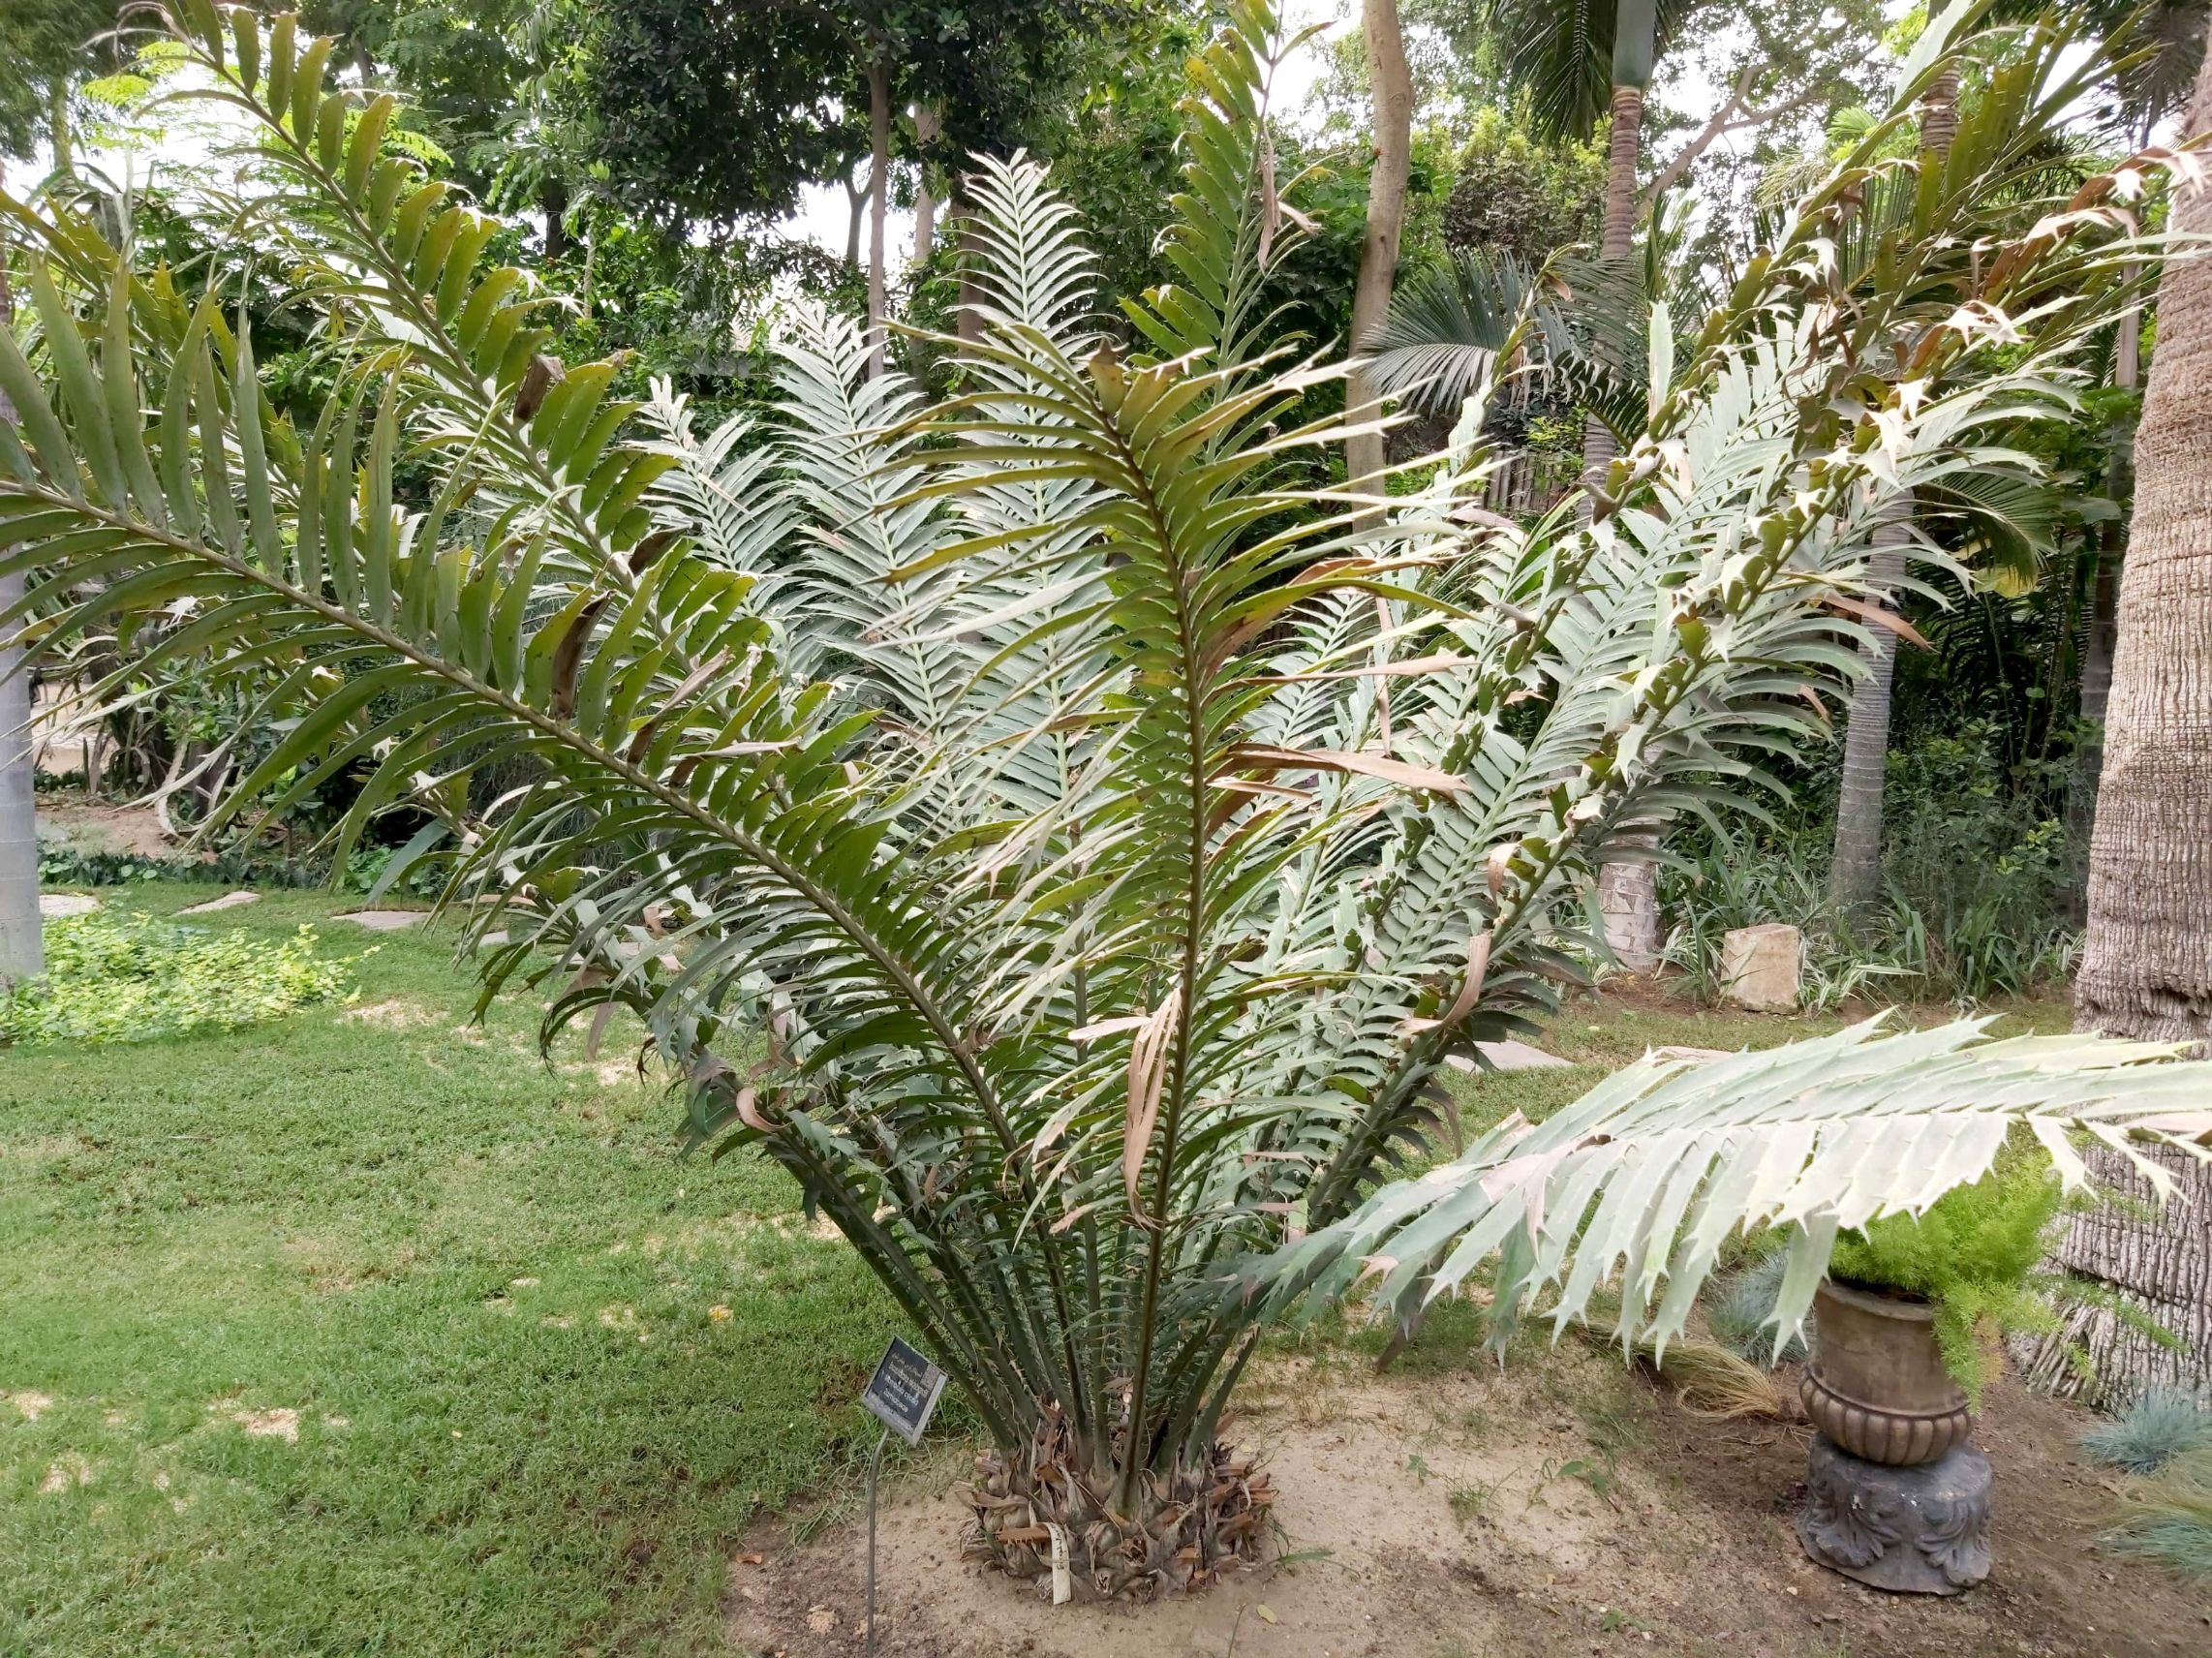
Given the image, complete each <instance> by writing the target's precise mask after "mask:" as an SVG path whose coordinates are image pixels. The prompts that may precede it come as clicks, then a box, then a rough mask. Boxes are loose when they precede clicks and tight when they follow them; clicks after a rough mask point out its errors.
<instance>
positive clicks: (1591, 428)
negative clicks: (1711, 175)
mask: <svg viewBox="0 0 2212 1658" xmlns="http://www.w3.org/2000/svg"><path fill="white" fill-rule="evenodd" d="M1643 141H1644V88H1643V87H1641V86H1616V87H1614V88H1613V130H1612V132H1611V134H1610V136H1609V137H1608V138H1607V139H1606V180H1605V219H1604V223H1603V227H1602V229H1601V230H1600V231H1599V235H1598V253H1599V255H1600V256H1601V257H1602V258H1605V259H1608V260H1624V259H1626V258H1628V256H1629V255H1630V254H1631V253H1632V252H1634V251H1635V247H1636V161H1637V157H1638V155H1639V154H1640V153H1641V149H1642V145H1643ZM1619 448H1620V445H1619V444H1618V442H1617V441H1616V440H1615V439H1614V437H1613V428H1612V427H1610V426H1608V425H1607V424H1606V423H1605V422H1604V421H1603V420H1600V419H1599V418H1598V417H1597V416H1596V415H1591V416H1590V417H1589V418H1588V419H1586V420H1585V421H1583V423H1582V476H1583V478H1584V480H1585V481H1587V482H1590V483H1595V484H1602V483H1603V482H1604V481H1605V475H1606V469H1607V468H1608V467H1610V466H1612V465H1613V456H1614V455H1615V454H1616V453H1617V452H1618V451H1619Z"/></svg>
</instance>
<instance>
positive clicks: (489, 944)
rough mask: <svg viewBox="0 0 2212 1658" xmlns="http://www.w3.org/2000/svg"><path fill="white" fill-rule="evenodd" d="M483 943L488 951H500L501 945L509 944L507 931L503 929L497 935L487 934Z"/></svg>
mask: <svg viewBox="0 0 2212 1658" xmlns="http://www.w3.org/2000/svg"><path fill="white" fill-rule="evenodd" d="M482 942H483V946H484V948H485V949H487V950H496V949H498V948H499V947H500V946H501V945H503V944H505V943H506V942H507V929H506V928H504V927H502V928H501V929H500V930H499V931H498V932H496V933H486V934H485V935H484V936H483V940H482Z"/></svg>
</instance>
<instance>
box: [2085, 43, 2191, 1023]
mask: <svg viewBox="0 0 2212 1658" xmlns="http://www.w3.org/2000/svg"><path fill="white" fill-rule="evenodd" d="M2207 122H2212V57H2208V58H2207V59H2206V62H2205V67H2204V70H2203V72H2202V73H2201V74H2200V75H2199V77H2198V79H2197V99H2196V104H2195V112H2194V118H2193V119H2192V120H2191V121H2190V123H2189V124H2188V130H2189V131H2191V132H2202V131H2204V130H2205V126H2206V124H2207ZM2173 227H2174V229H2175V230H2177V231H2180V232H2182V233H2185V234H2197V235H2202V234H2204V233H2206V232H2207V231H2212V188H2201V187H2200V188H2197V189H2194V190H2190V191H2188V192H2187V193H2186V194H2184V195H2183V196H2182V197H2181V199H2180V200H2178V201H2177V202H2176V204H2175V206H2174V210H2173ZM2158 319H2159V336H2158V353H2157V356H2156V358H2155V360H2154V361H2153V362H2152V364H2151V373H2150V384H2149V387H2148V389H2147V390H2146V391H2145V393H2144V397H2143V417H2142V424H2141V425H2140V426H2139V427H2138V428H2137V431H2136V435H2135V456H2136V481H2135V521H2134V524H2133V525H2132V526H2131V530H2130V534H2129V538H2128V539H2129V546H2128V558H2127V562H2126V564H2125V565H2124V566H2123V568H2122V571H2121V576H2120V610H2119V629H2118V643H2117V648H2116V649H2115V652H2114V655H2113V661H2112V690H2111V700H2110V704H2109V706H2108V708H2107V710H2106V717H2105V726H2104V784H2103V787H2102V789H2101V791H2100V793H2099V797H2098V802H2097V826H2096V831H2095V835H2094V838H2093V839H2092V842H2091V845H2090V854H2089V932H2088V936H2087V939H2086V941H2085V943H2084V947H2083V952H2082V962H2081V973H2080V977H2079V978H2078V979H2077V980H2076V982H2075V985H2074V1018H2075V1023H2076V1024H2077V1025H2079V1026H2081V1027H2084V1028H2086V1029H2094V1030H2104V1031H2111V1032H2114V1033H2117V1034H2122V1035H2128V1036H2142V1037H2153V1038H2158V1039H2162V1040H2189V1041H2198V1042H2201V1041H2205V1040H2207V1039H2212V469H2208V468H2207V467H2206V465H2205V460H2204V457H2205V455H2206V453H2207V452H2212V264H2208V263H2207V262H2206V261H2203V260H2194V259H2177V260H2175V261H2172V262H2170V263H2169V264H2168V265H2167V266H2166V274H2165V276H2164V278H2163V279H2162V281H2161V283H2160V287H2159V307H2158Z"/></svg>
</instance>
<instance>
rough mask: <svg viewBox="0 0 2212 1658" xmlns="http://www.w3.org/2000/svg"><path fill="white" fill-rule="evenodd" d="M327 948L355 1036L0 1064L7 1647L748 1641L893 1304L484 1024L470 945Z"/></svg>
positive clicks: (297, 1019) (337, 931)
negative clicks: (348, 964) (776, 1512)
mask: <svg viewBox="0 0 2212 1658" xmlns="http://www.w3.org/2000/svg"><path fill="white" fill-rule="evenodd" d="M106 896H107V897H108V902H109V903H110V904H116V905H121V906H138V907H143V908H145V909H146V910H147V911H149V912H151V913H156V914H160V913H166V912H168V911H169V910H173V909H175V908H177V907H179V906H183V905H186V904H189V903H192V902H195V901H197V900H202V899H205V898H206V897H208V896H209V891H208V889H207V888H205V887H166V886H152V887H140V888H135V889H131V890H129V891H127V892H125V893H122V894H120V895H118V894H116V893H114V892H112V891H110V892H109V893H108V895H106ZM331 907H332V906H331V904H330V902H329V900H328V899H327V898H326V897H324V896H323V895H319V894H289V895H272V896H270V897H269V898H267V899H265V900H264V901H263V902H262V903H261V904H260V905H258V906H254V907H252V908H249V909H244V910H238V911H232V912H230V913H227V914H223V915H218V916H214V917H210V918H208V923H207V924H208V925H211V926H217V927H242V928H248V929H253V930H257V931H261V932H265V933H267V934H269V935H271V936H278V935H282V934H283V933H285V932H287V931H289V930H290V929H291V928H292V927H294V926H296V925H297V924H298V922H300V921H301V920H306V919H315V920H320V919H321V918H322V917H323V915H324V914H326V913H327V912H328V910H329V909H330V908H331ZM323 935H324V940H325V948H326V949H330V950H333V951H342V952H357V951H362V950H366V949H367V948H369V947H370V946H371V945H372V944H373V945H375V946H376V947H377V948H376V953H375V954H373V955H370V956H367V957H366V958H365V959H363V960H362V961H361V963H360V965H359V967H358V976H359V980H360V986H361V995H360V998H359V1002H358V1003H357V1004H356V1006H355V1008H353V1010H350V1011H339V1010H326V1009H325V1010H315V1011H311V1012H307V1013H302V1014H298V1015H294V1016H293V1017H292V1018H290V1019H287V1020H284V1021H282V1022H280V1023H278V1024H275V1025H270V1026H264V1027H262V1028H261V1029H256V1030H251V1031H247V1032H244V1033H242V1034H239V1035H235V1036H225V1037H209V1038H199V1039H193V1040H186V1041H174V1042H166V1043H162V1044H158V1045H150V1046H124V1047H107V1048H99V1049H74V1050H73V1049H67V1048H60V1049H52V1050H46V1051H41V1052H30V1051H20V1050H18V1051H14V1052H8V1053H0V1392H4V1393H8V1394H11V1395H15V1396H16V1397H17V1400H18V1404H20V1402H22V1401H23V1399H24V1398H25V1397H26V1396H32V1395H39V1396H46V1397H47V1398H49V1399H50V1400H51V1403H50V1404H48V1405H46V1406H45V1407H44V1408H43V1409H39V1406H38V1401H37V1400H36V1399H31V1400H30V1401H29V1402H30V1403H31V1404H32V1407H33V1408H34V1409H39V1414H38V1415H37V1418H36V1420H35V1421H33V1420H27V1419H26V1418H25V1415H24V1413H23V1411H22V1410H21V1409H20V1408H14V1409H12V1408H10V1407H9V1406H7V1405H0V1558H4V1559H5V1560H6V1561H7V1567H6V1571H5V1577H6V1581H7V1590H6V1593H4V1594H0V1652H5V1653H11V1654H13V1653H18V1652H20V1653H42V1654H44V1653H53V1654H64V1653H66V1654H71V1655H85V1658H91V1655H95V1654H108V1653H117V1654H121V1653H129V1654H133V1655H146V1654H161V1653H178V1654H185V1653H189V1654H195V1655H199V1654H211V1653H229V1652H246V1651H254V1652H283V1653H323V1652H329V1653H338V1652H344V1653H360V1652H375V1653H404V1654H410V1655H414V1654H439V1653H490V1652H499V1653H538V1652H546V1653H551V1652H563V1653H570V1652H576V1651H579V1650H581V1649H584V1648H586V1647H594V1646H596V1647H599V1648H600V1649H602V1650H609V1651H611V1650H617V1649H619V1650H622V1651H625V1652H690V1651H697V1650H719V1649H720V1641H719V1636H718V1633H717V1624H718V1617H717V1612H716V1606H717V1601H718V1598H719V1596H720V1594H721V1592H722V1584H723V1579H724V1572H725V1570H726V1562H727V1557H728V1545H729V1544H730V1543H731V1541H732V1540H733V1539H734V1538H735V1537H736V1536H737V1535H738V1534H739V1533H740V1532H741V1531H743V1529H744V1528H745V1527H746V1526H747V1524H748V1523H749V1522H750V1521H751V1520H753V1519H754V1518H755V1517H756V1516H758V1515H759V1514H760V1513H762V1512H763V1511H767V1510H773V1509H775V1508H778V1507H780V1506H782V1505H783V1504H785V1503H787V1502H788V1501H789V1500H790V1499H791V1498H792V1497H793V1496H794V1495H795V1494H797V1493H799V1492H801V1491H803V1490H805V1489H808V1488H809V1487H810V1486H813V1485H814V1484H816V1483H818V1482H819V1481H820V1480H821V1479H822V1478H823V1476H824V1474H825V1472H826V1471H827V1470H828V1469H829V1468H830V1467H831V1466H832V1465H833V1464H834V1463H835V1462H836V1460H837V1459H839V1458H841V1457H845V1456H847V1455H849V1450H850V1446H851V1445H852V1443H854V1442H855V1441H856V1439H857V1436H858V1435H859V1434H860V1433H861V1432H862V1431H863V1429H862V1428H861V1419H860V1418H859V1416H858V1414H857V1412H856V1411H855V1409H854V1407H853V1403H852V1401H853V1399H854V1397H855V1396H856V1394H857V1392H858V1389H859V1384H860V1382H861V1380H862V1379H863V1371H864V1366H866V1365H867V1364H868V1363H869V1362H871V1361H872V1360H873V1358H874V1356H875V1354H876V1351H878V1350H879V1349H880V1346H881V1343H882V1341H883V1339H884V1337H885V1336H886V1335H887V1334H888V1333H889V1332H890V1331H891V1330H892V1329H893V1328H895V1324H894V1316H893V1311H894V1309H893V1308H892V1307H891V1306H890V1304H889V1302H888V1300H887V1298H885V1297H883V1296H881V1295H880V1294H879V1293H878V1292H877V1291H876V1289H875V1287H874V1285H873V1282H872V1281H871V1280H870V1278H869V1277H868V1275H867V1274H866V1273H865V1272H864V1271H863V1270H862V1268H861V1267H860V1265H859V1263H858V1261H857V1259H856V1258H855V1257H854V1256H853V1254H852V1252H851V1250H849V1249H848V1248H846V1247H845V1245H844V1244H843V1243H837V1242H833V1241H825V1240H822V1239H819V1238H816V1237H814V1236H812V1235H811V1234H810V1231H809V1229H808V1228H807V1227H806V1225H805V1224H804V1221H803V1219H802V1218H801V1217H799V1216H797V1215H796V1214H795V1213H794V1212H795V1210H796V1208H797V1192H796V1188H795V1187H794V1186H793V1185H792V1184H791V1182H788V1181H787V1180H786V1179H784V1177H783V1176H782V1175H781V1174H780V1173H778V1172H777V1171H775V1170H773V1169H772V1168H770V1167H768V1166H766V1165H765V1164H763V1163H761V1162H759V1161H758V1160H756V1159H753V1158H750V1157H738V1158H733V1159H730V1160H729V1161H727V1162H724V1163H723V1164H722V1165H719V1166H716V1165H711V1164H709V1163H708V1162H707V1161H706V1160H705V1159H704V1158H696V1157H694V1158H691V1159H683V1158H680V1157H679V1155H678V1150H677V1145H676V1141H675V1137H674V1133H673V1129H674V1121H675V1117H674V1112H673V1110H672V1108H671V1107H670V1106H669V1105H668V1104H667V1103H666V1102H665V1101H664V1100H663V1099H662V1098H661V1095H660V1091H659V1090H658V1089H657V1088H654V1087H650V1086H646V1085H641V1084H639V1083H637V1082H635V1081H632V1080H630V1079H628V1078H626V1077H622V1076H620V1075H618V1074H616V1072H617V1067H616V1066H613V1065H610V1066H608V1067H607V1072H608V1075H609V1076H611V1077H612V1078H613V1080H608V1077H602V1075H601V1074H600V1070H599V1067H595V1066H589V1065H585V1064H583V1063H581V1062H580V1055H579V1054H576V1053H574V1052H571V1051H569V1050H568V1049H567V1048H565V1049H564V1059H565V1061H566V1062H564V1063H563V1064H561V1065H560V1066H559V1067H557V1068H555V1069H551V1070H549V1069H548V1068H547V1067H546V1065H545V1064H544V1063H543V1062H542V1061H541V1060H539V1059H538V1058H537V1056H536V1052H535V1044H534V1040H533V1036H532V1031H533V1029H534V1022H533V1017H532V1014H531V1012H530V1010H529V1009H528V1008H527V1007H525V1006H523V1005H521V1004H520V1003H519V1002H517V1003H515V1004H513V1005H503V1006H502V1007H500V1008H497V1009H495V1010H494V1012H493V1014H492V1016H491V1019H490V1021H489V1024H488V1026H487V1028H486V1029H482V1030H473V1029H467V1028H466V1027H465V1024H464V1018H463V1016H464V1015H465V1013H466V1010H467V1008H468V1007H469V1005H470V1002H471V994H470V990H469V987H468V983H467V979H466V976H465V974H464V973H463V972H461V971H457V970H456V969H455V968H454V967H452V966H450V964H449V942H448V940H447V939H445V938H438V937H429V938H426V937H422V936H415V935H413V934H408V935H384V936H381V937H371V936H369V935H367V934H365V933H362V932H360V931H359V930H358V929H355V928H353V927H350V926H345V925H340V924H334V923H325V924H324V925H323ZM367 1009H373V1010H377V1011H375V1012H373V1013H370V1014H367V1015H364V1010H367ZM630 1040H634V1027H631V1036H630ZM616 1046H617V1044H616V1043H615V1042H614V1041H613V1040H612V1037H611V1035H610V1045H609V1050H608V1056H609V1058H610V1059H612V1058H614V1056H615V1050H616ZM517 1280H521V1281H519V1282H518V1281H517ZM717 1307H722V1308H726V1309H727V1317H726V1319H723V1318H718V1317H715V1316H712V1309H714V1308H717ZM280 1411H292V1412H296V1413H297V1416H296V1422H295V1424H294V1425H293V1426H294V1428H295V1431H296V1434H297V1438H296V1441H291V1440H288V1439H287V1438H286V1437H284V1436H283V1434H282V1433H281V1432H270V1431H264V1432H263V1433H261V1434H255V1433H252V1432H249V1431H248V1430H247V1428H245V1427H243V1426H241V1424H240V1423H239V1421H238V1420H236V1417H237V1415H238V1414H239V1413H246V1414H247V1415H248V1416H249V1417H252V1419H253V1420H254V1421H256V1422H257V1423H259V1424H260V1425H261V1426H262V1427H263V1428H275V1427H277V1426H279V1424H280V1423H281V1421H282V1419H280V1418H277V1417H273V1416H254V1414H253V1413H267V1412H280ZM871 1437H873V1436H871Z"/></svg>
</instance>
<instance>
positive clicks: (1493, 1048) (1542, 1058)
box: [1446, 1041, 1572, 1071]
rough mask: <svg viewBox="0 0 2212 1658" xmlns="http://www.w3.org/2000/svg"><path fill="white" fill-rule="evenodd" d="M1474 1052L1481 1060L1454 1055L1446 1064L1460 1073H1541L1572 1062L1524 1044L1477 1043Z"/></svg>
mask: <svg viewBox="0 0 2212 1658" xmlns="http://www.w3.org/2000/svg"><path fill="white" fill-rule="evenodd" d="M1475 1050H1476V1052H1477V1053H1479V1054H1480V1055H1481V1056H1482V1058H1481V1059H1473V1058H1470V1057H1469V1056H1467V1055H1465V1054H1454V1055H1452V1056H1451V1058H1450V1059H1447V1060H1446V1063H1448V1064H1450V1065H1453V1066H1455V1067H1456V1068H1458V1069H1459V1070H1462V1071H1541V1070H1548V1069H1550V1068H1551V1066H1553V1065H1564V1064H1569V1063H1571V1062H1572V1061H1570V1060H1567V1059H1560V1058H1559V1056H1558V1055H1556V1054H1547V1053H1546V1052H1545V1051H1544V1050H1543V1049H1541V1048H1532V1047H1530V1046H1529V1045H1528V1044H1527V1043H1526V1042H1512V1041H1506V1042H1477V1043H1476V1044H1475Z"/></svg>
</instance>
